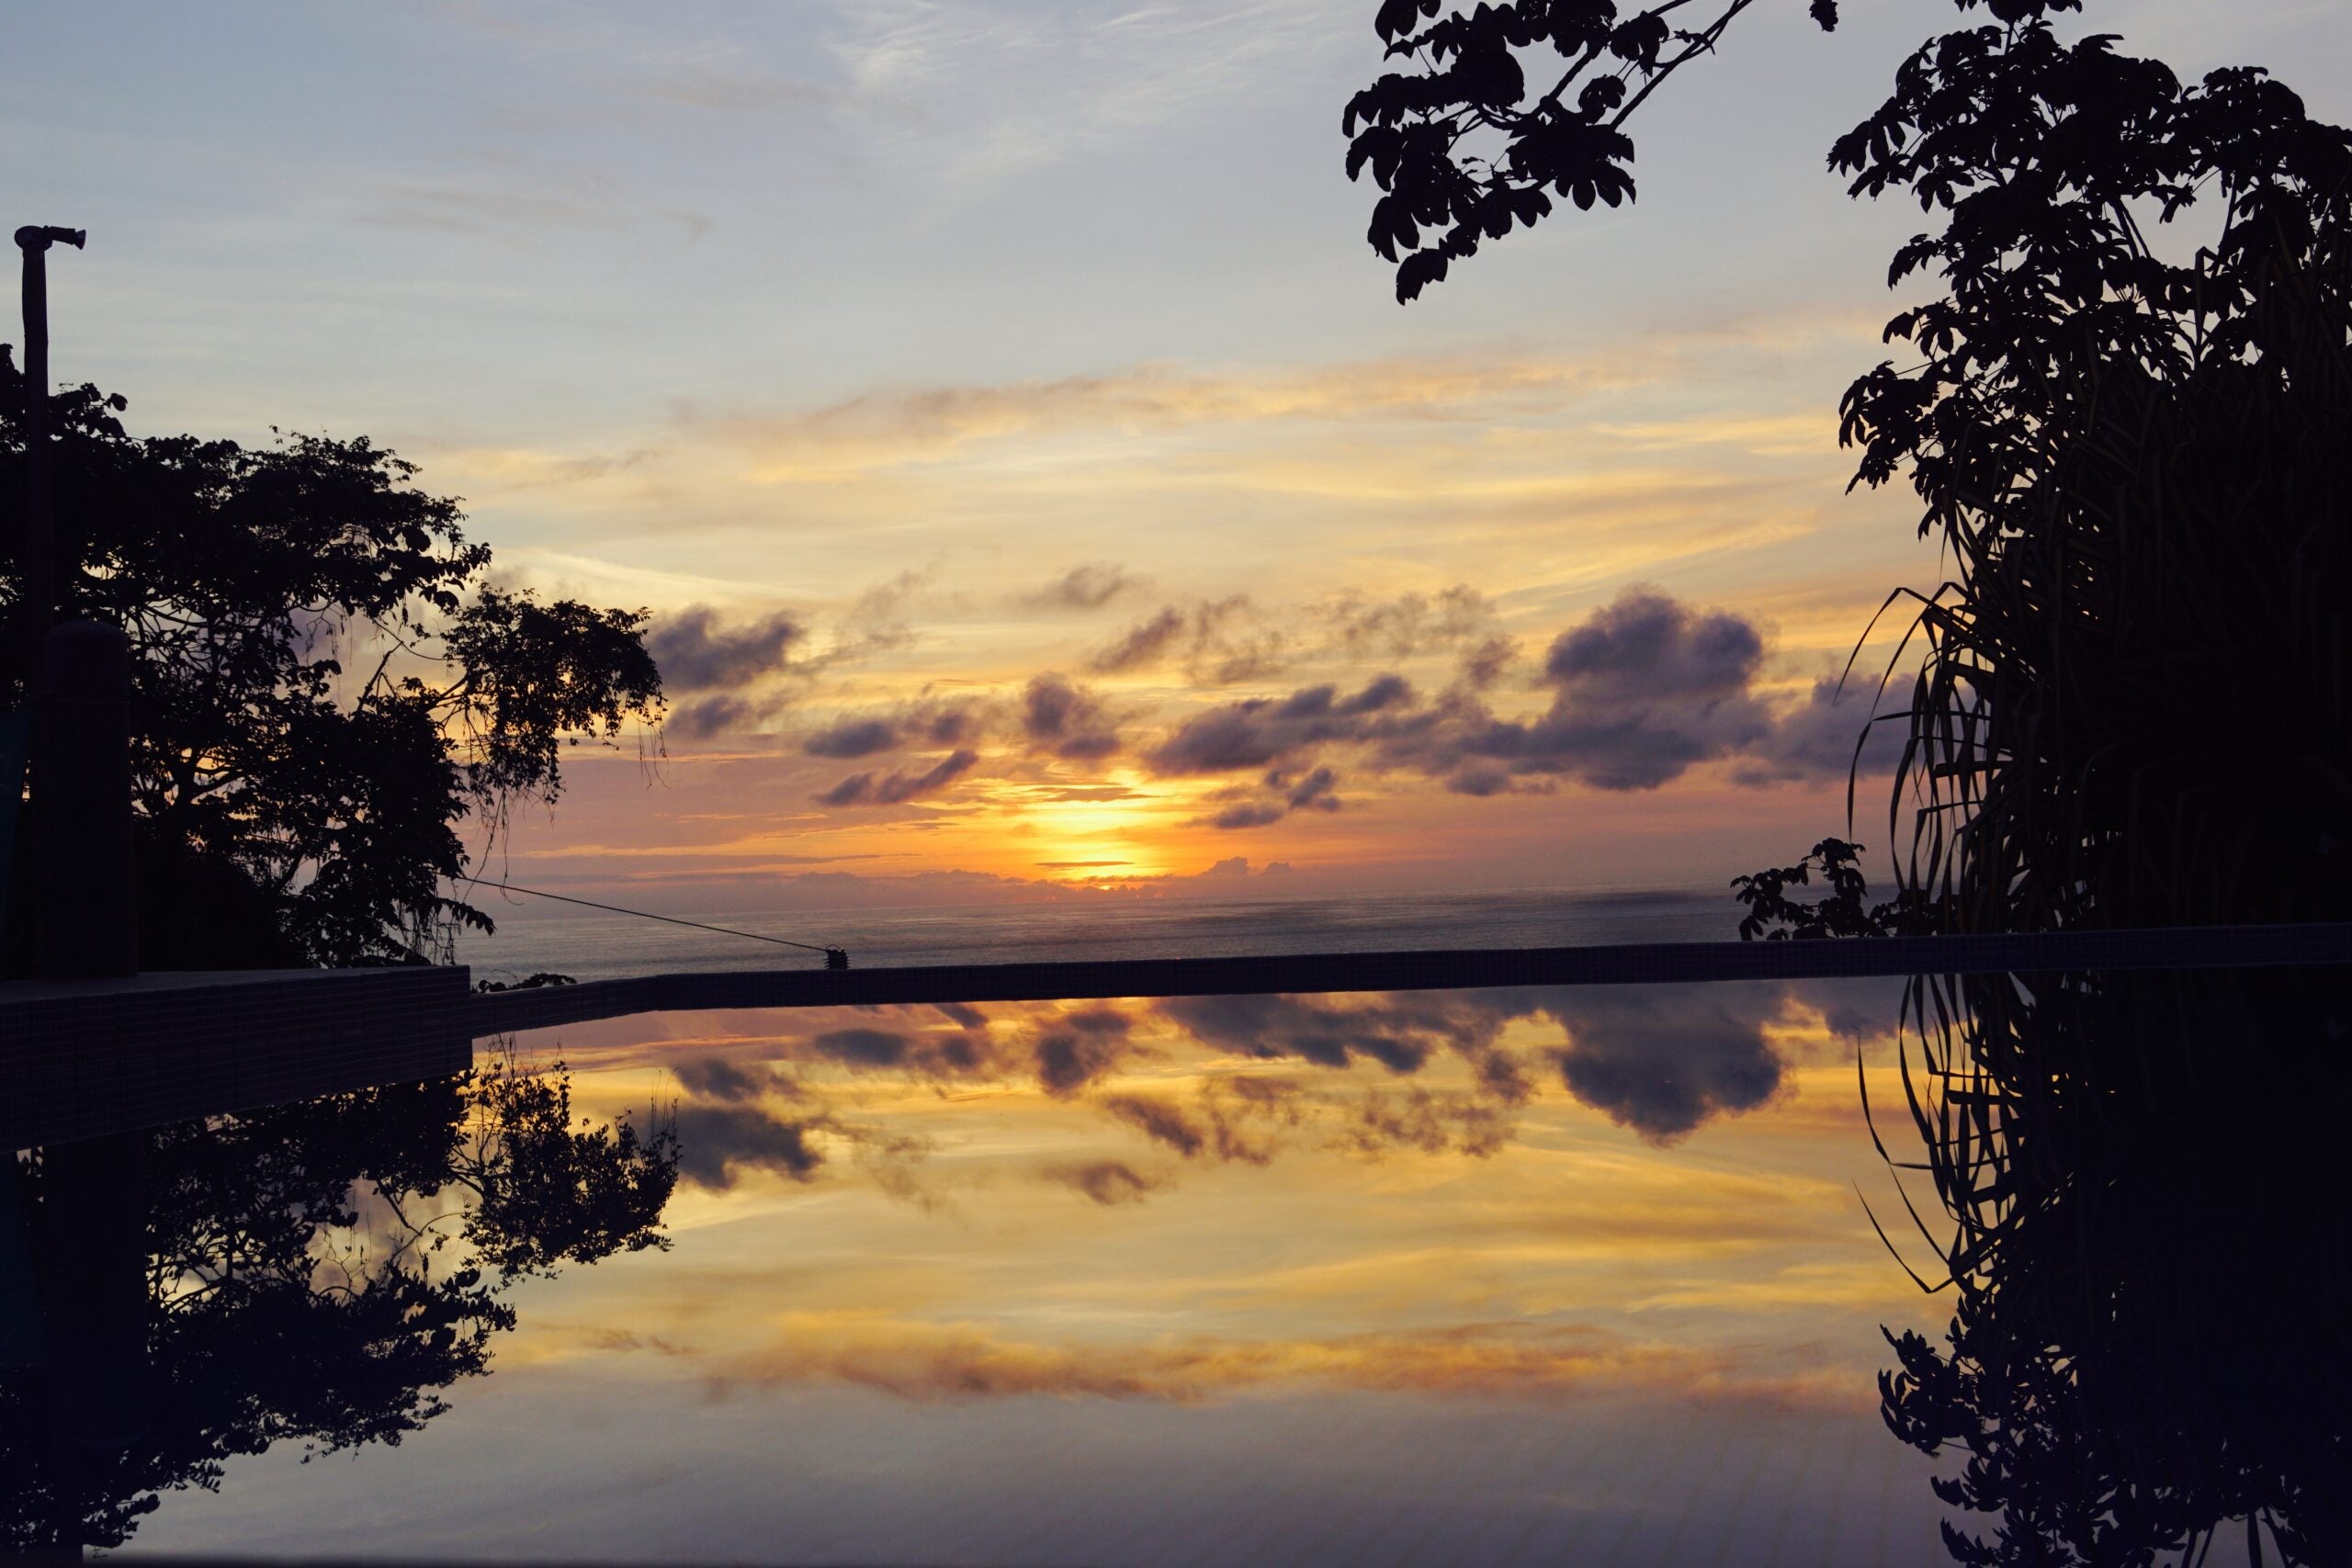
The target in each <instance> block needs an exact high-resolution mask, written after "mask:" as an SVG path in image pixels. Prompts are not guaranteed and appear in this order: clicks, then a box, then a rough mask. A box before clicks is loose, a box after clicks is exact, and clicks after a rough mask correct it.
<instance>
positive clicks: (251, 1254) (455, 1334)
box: [0, 1059, 678, 1553]
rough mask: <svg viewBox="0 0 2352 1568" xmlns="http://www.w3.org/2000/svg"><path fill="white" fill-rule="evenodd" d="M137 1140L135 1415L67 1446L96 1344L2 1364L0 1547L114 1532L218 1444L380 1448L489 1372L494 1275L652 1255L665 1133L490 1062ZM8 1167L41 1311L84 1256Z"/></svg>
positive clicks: (42, 1188)
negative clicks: (99, 1444)
mask: <svg viewBox="0 0 2352 1568" xmlns="http://www.w3.org/2000/svg"><path fill="white" fill-rule="evenodd" d="M130 1137H131V1138H133V1139H135V1140H136V1144H137V1147H136V1148H135V1149H130V1150H129V1151H128V1152H129V1154H130V1156H132V1157H140V1158H142V1159H143V1163H144V1166H145V1172H144V1174H145V1178H146V1180H145V1183H144V1186H145V1189H146V1191H147V1193H148V1194H149V1195H148V1197H147V1198H146V1200H145V1201H144V1203H143V1205H142V1207H143V1212H141V1213H133V1214H129V1215H124V1216H120V1218H121V1219H123V1220H124V1221H126V1222H127V1223H128V1224H129V1225H130V1227H132V1229H133V1231H134V1233H135V1235H137V1236H138V1237H139V1238H140V1239H139V1242H138V1245H139V1246H140V1247H141V1250H142V1251H143V1253H144V1255H145V1257H146V1258H147V1267H146V1289H145V1292H144V1302H145V1308H144V1314H143V1318H142V1321H141V1322H139V1323H138V1324H136V1325H132V1329H131V1331H132V1332H133V1333H135V1334H136V1335H137V1336H138V1337H140V1338H141V1340H142V1341H143V1342H144V1343H145V1344H146V1346H147V1347H148V1353H149V1356H150V1358H151V1360H152V1371H151V1373H150V1377H149V1384H150V1387H151V1390H152V1392H151V1393H150V1396H149V1401H148V1403H149V1404H150V1408H151V1410H152V1416H151V1417H150V1419H149V1420H148V1421H147V1423H146V1429H145V1431H144V1433H143V1435H141V1436H140V1437H138V1438H135V1439H133V1440H131V1441H130V1442H129V1443H128V1444H126V1445H123V1446H120V1447H115V1446H113V1445H107V1446H106V1447H103V1448H96V1449H94V1448H91V1447H87V1446H84V1445H79V1444H76V1443H75V1442H74V1441H73V1439H72V1438H70V1437H66V1436H64V1435H62V1432H61V1421H60V1418H59V1416H58V1410H59V1407H60V1404H61V1403H64V1404H71V1403H72V1402H74V1401H75V1400H76V1399H77V1398H81V1397H85V1395H86V1391H85V1390H83V1389H81V1388H80V1387H79V1383H80V1382H81V1381H82V1380H84V1379H85V1378H89V1377H97V1378H100V1379H103V1377H104V1376H105V1375H106V1370H105V1369H104V1368H100V1367H93V1366H91V1365H90V1364H89V1363H90V1361H91V1359H93V1358H92V1352H91V1351H90V1350H89V1349H87V1348H79V1349H78V1352H77V1348H73V1347H67V1346H62V1345H56V1344H52V1348H51V1349H52V1353H51V1356H50V1357H49V1358H48V1361H49V1364H48V1365H46V1366H35V1367H28V1368H18V1369H15V1370H13V1371H12V1370H10V1369H7V1368H6V1367H0V1473H5V1474H6V1476H7V1477H8V1485H7V1487H6V1489H5V1493H0V1553H6V1552H10V1551H39V1550H53V1549H56V1548H60V1547H71V1546H73V1545H75V1544H81V1545H96V1546H118V1545H120V1544H121V1543H122V1542H123V1541H124V1540H127V1539H128V1538H129V1537H130V1534H131V1532H132V1531H133V1530H135V1529H137V1527H138V1522H139V1520H140V1519H141V1517H144V1516H145V1515H146V1514H149V1513H151V1512H153V1510H154V1509H155V1508H156V1507H157V1506H159V1503H160V1498H159V1494H161V1493H164V1492H167V1491H171V1490H174V1489H176V1488H182V1487H187V1486H200V1487H205V1488H208V1489H209V1488H212V1487H215V1486H217V1485H218V1484H219V1483H220V1476H221V1474H222V1468H223V1465H224V1464H225V1462H226V1461H228V1460H229V1459H231V1458H232V1457H234V1456H236V1455H240V1454H257V1453H260V1452H262V1451H263V1450H266V1449H269V1448H272V1447H275V1446H277V1445H278V1444H281V1443H292V1444H296V1445H298V1446H300V1448H301V1449H302V1450H303V1451H304V1452H305V1453H306V1454H322V1453H332V1452H335V1451H338V1450H346V1449H353V1448H356V1447H359V1446H361V1445H363V1444H368V1443H388V1444H397V1443H398V1442H399V1441H400V1440H401V1438H402V1437H403V1436H404V1435H405V1434H407V1433H410V1432H413V1431H415V1430H417V1429H418V1428H419V1427H422V1426H423V1425H424V1423H425V1422H427V1421H429V1420H431V1419H432V1418H433V1417H434V1416H438V1415H440V1414H441V1413H442V1412H443V1411H445V1410H446V1409H447V1408H448V1405H447V1402H446V1401H445V1400H444V1399H443V1398H442V1397H441V1391H442V1390H444V1389H446V1388H447V1387H448V1386H449V1385H450V1384H451V1383H453V1382H457V1381H458V1379H461V1378H467V1377H474V1376H479V1375H481V1373H482V1372H484V1371H488V1370H489V1365H490V1357H491V1340H492V1336H493V1335H495V1334H498V1333H501V1332H503V1331H505V1330H507V1329H511V1328H512V1327H514V1326H515V1309H514V1308H513V1307H512V1306H511V1305H509V1304H508V1303H506V1302H505V1301H504V1300H503V1292H505V1291H506V1289H507V1288H508V1287H509V1286H511V1285H512V1284H514V1283H515V1281H517V1280H522V1279H525V1278H530V1277H535V1276H544V1275H547V1274H549V1273H552V1272H554V1271H555V1270H556V1269H559V1268H560V1267H561V1266H562V1265H564V1264H567V1263H594V1262H596V1261H597V1260H599V1259H601V1258H608V1257H611V1256H613V1255H614V1254H616V1253H622V1252H637V1251H642V1250H644V1249H646V1248H649V1247H668V1246H669V1240H668V1238H667V1237H666V1236H664V1235H662V1233H661V1230H660V1225H661V1219H662V1209H663V1208H664V1206H665V1205H666V1204H667V1202H668V1201H669V1198H670V1194H671V1192H672V1190H673V1188H674V1187H675V1185H676V1182H677V1165H678V1150H677V1140H676V1137H675V1135H674V1134H673V1132H672V1131H671V1130H670V1129H669V1128H668V1127H667V1126H666V1125H660V1124H657V1125H655V1126H654V1127H653V1128H651V1129H650V1131H649V1132H645V1133H640V1132H639V1130H638V1128H637V1127H636V1126H634V1125H633V1124H632V1123H631V1122H628V1121H627V1120H623V1121H621V1122H616V1123H613V1124H609V1125H591V1124H589V1123H587V1122H575V1121H574V1119H573V1115H572V1106H571V1085H570V1080H569V1079H568V1078H567V1077H563V1076H562V1074H561V1071H560V1066H559V1067H558V1068H557V1069H556V1071H555V1072H554V1073H553V1074H552V1075H539V1074H532V1073H527V1072H522V1071H518V1070H515V1068H514V1067H513V1066H512V1065H511V1064H510V1063H508V1062H507V1061H505V1060H503V1059H497V1060H493V1062H492V1065H491V1066H488V1067H487V1068H485V1069H481V1070H478V1071H476V1072H473V1073H469V1074H466V1075H464V1076H462V1077H457V1078H444V1079H439V1080H436V1081H434V1082H429V1083H419V1084H397V1085H387V1086H384V1087H382V1088H378V1089H367V1090H363V1091H359V1092H356V1093H352V1094H342V1095H333V1096H329V1097H327V1098H324V1099H322V1100H310V1101H306V1102H302V1103H298V1104H293V1105H286V1106H279V1107H277V1108H275V1109H272V1110H268V1111H254V1112H250V1113H246V1114H242V1115H238V1116H234V1117H222V1118H215V1119H212V1120H210V1121H208V1122H184V1123H180V1124H177V1125H175V1126H171V1127H166V1128H164V1129H162V1130H160V1131H158V1132H156V1133H153V1134H131V1135H130ZM20 1175H21V1177H22V1186H23V1192H22V1200H23V1201H24V1202H25V1206H26V1210H27V1213H28V1217H29V1222H30V1223H29V1225H28V1229H29V1232H30V1235H31V1238H32V1248H31V1256H32V1264H33V1273H34V1277H35V1279H36V1280H38V1281H40V1283H41V1285H42V1286H43V1294H44V1295H45V1296H46V1297H48V1298H49V1302H50V1314H49V1315H50V1318H51V1323H52V1325H59V1324H60V1313H61V1311H62V1309H61V1307H60V1306H59V1304H58V1303H60V1302H61V1301H62V1300H63V1299H64V1298H65V1297H66V1295H67V1294H68V1292H70V1291H71V1290H72V1287H73V1283H74V1281H73V1279H72V1276H73V1275H74V1272H75V1271H76V1270H79V1269H86V1268H88V1267H89V1266H90V1257H89V1238H88V1237H87V1236H86V1235H83V1234H79V1233H78V1232H77V1230H76V1226H75V1222H76V1221H77V1220H79V1219H82V1218H85V1217H86V1210H85V1208H83V1207H79V1206H76V1205H75V1204H74V1203H73V1202H72V1201H70V1199H71V1197H72V1196H73V1195H68V1194H61V1193H57V1192H54V1191H52V1190H51V1188H52V1187H53V1185H54V1182H53V1180H52V1179H51V1173H50V1171H49V1169H48V1162H46V1161H44V1160H42V1159H40V1157H39V1156H35V1157H34V1159H33V1160H32V1161H31V1162H30V1163H29V1164H27V1165H24V1166H23V1167H21V1168H20ZM134 1190H135V1189H134ZM0 1196H15V1195H13V1194H6V1192H5V1190H0ZM61 1200H67V1201H61ZM131 1201H134V1202H136V1201H137V1200H135V1199H133V1200H131ZM63 1326H64V1327H65V1328H69V1329H70V1327H71V1325H70V1324H65V1325H63ZM57 1337H58V1333H57V1330H56V1329H55V1328H53V1330H52V1339H53V1340H54V1339H55V1338H57Z"/></svg>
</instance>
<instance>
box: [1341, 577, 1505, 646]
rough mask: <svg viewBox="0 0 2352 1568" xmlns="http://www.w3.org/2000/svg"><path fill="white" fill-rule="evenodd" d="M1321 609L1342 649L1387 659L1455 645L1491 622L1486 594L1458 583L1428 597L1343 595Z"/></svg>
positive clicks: (1491, 623)
mask: <svg viewBox="0 0 2352 1568" xmlns="http://www.w3.org/2000/svg"><path fill="white" fill-rule="evenodd" d="M1320 608H1321V613H1322V614H1323V615H1325V616H1326V617H1327V618H1328V619H1329V621H1330V622H1331V626H1332V631H1333V633H1334V635H1335V636H1336V637H1337V638H1338V640H1339V643H1340V647H1341V648H1342V649H1345V650H1346V651H1347V652H1349V653H1351V654H1356V655H1360V656H1371V657H1375V658H1387V659H1410V658H1412V657H1413V656H1414V655H1416V654H1419V653H1427V652H1430V651H1433V650H1436V649H1448V648H1455V647H1459V646H1460V645H1461V644H1463V643H1464V642H1466V641H1468V640H1469V639H1471V638H1472V637H1477V636H1478V635H1479V634H1481V633H1483V632H1487V631H1489V630H1490V629H1491V628H1492V626H1493V624H1494V618H1495V611H1494V606H1493V604H1490V603H1489V602H1488V601H1487V596H1486V595H1485V594H1483V593H1481V592H1478V591H1477V590H1476V589H1475V588H1472V587H1470V586H1469V585H1468V584H1467V583H1460V582H1457V583H1455V584H1454V585H1453V587H1451V588H1445V589H1441V590H1440V591H1439V592H1436V593H1433V594H1427V593H1400V594H1398V595H1397V597H1395V598H1393V599H1366V598H1364V597H1363V595H1361V594H1357V593H1343V594H1340V595H1339V596H1338V597H1337V598H1334V599H1332V600H1329V601H1328V602H1327V603H1325V604H1323V605H1322V606H1321V607H1320Z"/></svg>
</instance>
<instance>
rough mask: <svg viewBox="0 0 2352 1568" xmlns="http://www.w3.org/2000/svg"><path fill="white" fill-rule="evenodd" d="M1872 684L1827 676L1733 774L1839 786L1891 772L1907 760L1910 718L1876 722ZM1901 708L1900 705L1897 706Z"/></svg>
mask: <svg viewBox="0 0 2352 1568" xmlns="http://www.w3.org/2000/svg"><path fill="white" fill-rule="evenodd" d="M1876 696H1877V693H1876V692H1875V691H1874V690H1873V682H1870V681H1868V680H1856V681H1851V682H1846V684H1845V687H1844V689H1843V690H1842V691H1840V689H1839V682H1837V681H1836V680H1833V679H1829V678H1826V677H1825V678H1823V679H1821V680H1818V681H1815V682H1814V683H1813V689H1812V691H1811V692H1809V693H1808V694H1806V696H1805V700H1804V702H1803V703H1801V704H1799V705H1797V706H1796V707H1795V708H1793V709H1792V710H1791V711H1790V712H1788V713H1785V714H1783V715H1781V717H1780V719H1779V721H1778V722H1777V723H1776V724H1775V725H1774V726H1773V727H1772V732H1771V734H1770V735H1769V736H1768V737H1766V738H1765V739H1763V740H1762V741H1760V742H1758V743H1757V744H1755V745H1753V746H1750V747H1749V748H1748V749H1747V755H1746V756H1744V757H1742V758H1741V759H1740V761H1739V762H1738V764H1737V765H1736V767H1735V768H1734V769H1733V770H1732V778H1733V780H1734V782H1736V783H1738V784H1750V785H1754V784H1785V783H1801V784H1817V783H1835V782H1838V781H1842V780H1844V779H1846V778H1848V777H1849V776H1853V775H1859V776H1860V777H1864V778H1872V777H1878V776H1882V775H1884V774H1888V773H1894V770H1895V766H1896V764H1897V763H1899V762H1900V761H1902V757H1903V739H1904V732H1905V720H1903V719H1901V718H1895V719H1893V720H1889V721H1880V722H1872V718H1871V712H1872V706H1873V699H1874V698H1875V697H1876ZM1897 707H1898V708H1899V707H1900V704H1897Z"/></svg>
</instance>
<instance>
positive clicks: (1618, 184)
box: [1340, 0, 1838, 303]
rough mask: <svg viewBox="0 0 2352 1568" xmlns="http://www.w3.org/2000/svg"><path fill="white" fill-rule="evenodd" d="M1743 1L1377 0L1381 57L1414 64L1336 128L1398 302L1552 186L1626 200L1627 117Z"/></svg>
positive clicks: (1817, 16)
mask: <svg viewBox="0 0 2352 1568" xmlns="http://www.w3.org/2000/svg"><path fill="white" fill-rule="evenodd" d="M1754 3H1755V0H1714V3H1713V5H1710V6H1702V7H1701V8H1700V11H1699V12H1698V13H1695V14H1694V13H1693V12H1692V11H1691V4H1692V0H1666V3H1665V4H1663V5H1657V6H1649V7H1648V8H1646V9H1641V10H1631V11H1624V12H1621V11H1620V10H1619V8H1618V6H1616V5H1615V3H1614V0H1501V3H1500V4H1482V5H1480V6H1477V7H1476V9H1475V10H1472V11H1467V12H1465V11H1460V10H1453V9H1451V8H1448V7H1447V6H1445V5H1444V3H1443V0H1385V4H1384V5H1382V6H1381V7H1380V11H1379V14H1378V16H1377V17H1375V18H1374V27H1375V28H1377V29H1378V30H1379V33H1380V38H1381V41H1382V42H1383V43H1385V44H1386V45H1387V46H1388V56H1389V58H1390V59H1392V60H1405V61H1409V62H1412V63H1413V64H1414V65H1415V66H1416V67H1417V69H1413V70H1408V71H1396V72H1391V73H1387V74H1385V75H1384V76H1382V77H1381V78H1380V79H1379V80H1378V81H1376V82H1374V84H1373V85H1371V86H1369V87H1366V88H1365V89H1364V90H1363V92H1361V93H1358V94H1357V95H1356V96H1354V97H1353V98H1351V100H1349V103H1348V107H1347V112H1346V113H1345V114H1344V115H1343V116H1342V117H1341V118H1340V129H1341V130H1343V131H1345V132H1346V134H1347V136H1348V139H1349V140H1348V177H1349V178H1350V179H1351V180H1352V179H1355V178H1357V177H1359V176H1360V175H1363V173H1364V172H1365V171H1366V170H1370V171H1371V173H1372V177H1373V183H1374V184H1375V185H1377V186H1379V187H1380V189H1381V191H1382V195H1381V197H1380V199H1379V200H1377V201H1376V202H1374V204H1373V209H1372V228H1371V229H1370V231H1368V232H1367V234H1366V236H1365V237H1366V238H1367V239H1369V240H1370V241H1371V242H1372V247H1373V249H1374V250H1375V251H1378V252H1379V253H1380V254H1381V255H1382V256H1383V257H1385V259H1387V260H1389V261H1392V262H1395V263H1396V264H1397V301H1398V302H1399V303H1402V302H1404V301H1406V300H1408V299H1413V298H1415V297H1416V296H1418V295H1419V293H1420V291H1421V290H1422V289H1423V288H1426V287H1427V286H1428V285H1430V284H1431V283H1436V282H1441V281H1442V280H1443V279H1444V277H1445V275H1446V273H1447V270H1448V269H1449V268H1450V266H1451V265H1452V264H1453V263H1454V262H1456V261H1461V260H1464V259H1465V258H1467V257H1470V256H1473V255H1476V254H1477V253H1478V243H1479V242H1480V241H1481V240H1499V239H1501V238H1502V237H1503V236H1504V235H1505V234H1508V233H1510V231H1511V229H1512V227H1513V226H1514V225H1516V226H1518V227H1521V228H1532V227H1533V226H1534V224H1535V223H1536V222H1537V221H1538V220H1541V219H1543V218H1544V217H1545V216H1546V215H1547V214H1549V213H1550V212H1551V211H1552V201H1553V197H1561V198H1563V199H1565V200H1568V201H1572V202H1574V203H1576V205H1577V207H1579V208H1585V209H1589V208H1590V207H1591V206H1592V204H1593V203H1594V202H1596V201H1600V202H1603V203H1605V204H1607V205H1608V206H1611V207H1615V206H1617V205H1619V204H1620V203H1622V202H1627V201H1631V200H1633V198H1634V175H1633V170H1632V167H1631V165H1632V164H1633V162H1634V142H1633V139H1632V138H1631V137H1629V136H1628V135H1626V133H1625V130H1624V127H1625V123H1626V121H1628V120H1629V119H1631V118H1633V115H1634V110H1636V109H1638V108H1640V107H1642V105H1643V103H1645V101H1646V100H1647V99H1648V98H1649V96H1650V95H1651V94H1652V93H1654V92H1656V91H1657V89H1658V88H1659V87H1660V86H1662V85H1665V82H1666V79H1667V78H1668V77H1669V76H1671V75H1672V74H1673V73H1675V72H1677V71H1679V70H1680V69H1681V68H1682V67H1683V66H1684V65H1686V64H1689V63H1690V62H1691V61H1693V60H1696V59H1698V58H1699V57H1700V56H1701V55H1704V54H1712V53H1713V52H1714V50H1715V46H1716V44H1717V43H1719V42H1720V41H1721V40H1722V39H1723V36H1724V31H1725V30H1726V29H1727V28H1729V27H1730V26H1731V24H1732V21H1733V20H1734V18H1736V17H1738V15H1739V14H1740V13H1741V12H1742V11H1745V10H1747V8H1748V6H1751V5H1753V4H1754ZM1441 10H1442V11H1444V13H1445V14H1444V15H1443V16H1440V15H1439V12H1440V11H1441ZM1812 16H1813V18H1814V20H1815V22H1817V23H1819V24H1820V25H1821V27H1822V28H1825V29H1827V28H1834V27H1836V26H1837V25H1838V7H1837V6H1836V5H1835V4H1833V3H1832V0H1814V4H1813V6H1812ZM1686 20H1687V21H1688V22H1689V23H1690V24H1691V25H1689V26H1684V25H1680V24H1682V23H1684V22H1685V21H1686ZM1531 59H1532V61H1533V62H1535V74H1534V76H1533V77H1532V79H1531V76H1530V65H1531ZM1547 80H1548V81H1549V83H1550V85H1549V86H1541V85H1540V84H1541V83H1543V82H1544V81H1547ZM1571 93H1573V95H1574V96H1573V97H1571V96H1570V95H1571Z"/></svg>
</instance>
